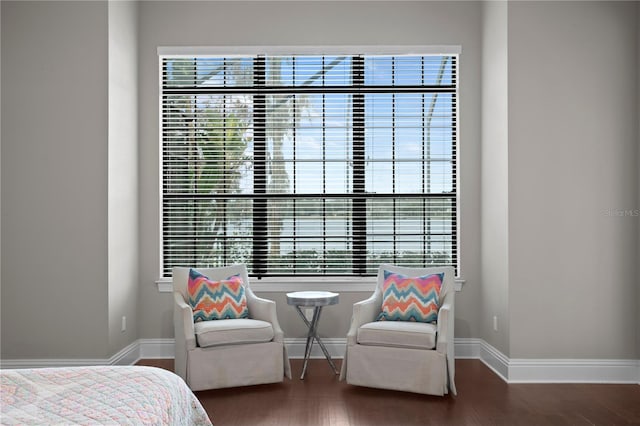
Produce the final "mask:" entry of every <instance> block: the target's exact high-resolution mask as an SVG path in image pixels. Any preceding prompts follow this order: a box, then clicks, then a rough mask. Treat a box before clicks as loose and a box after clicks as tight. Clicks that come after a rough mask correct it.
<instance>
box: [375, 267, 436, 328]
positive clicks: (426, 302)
mask: <svg viewBox="0 0 640 426" xmlns="http://www.w3.org/2000/svg"><path fill="white" fill-rule="evenodd" d="M443 280H444V273H440V274H431V275H425V276H422V277H407V276H404V275H401V274H396V273H393V272H389V271H384V283H383V284H382V312H381V313H380V315H378V318H377V319H376V320H377V321H417V322H436V321H437V319H438V309H440V288H441V287H442V281H443Z"/></svg>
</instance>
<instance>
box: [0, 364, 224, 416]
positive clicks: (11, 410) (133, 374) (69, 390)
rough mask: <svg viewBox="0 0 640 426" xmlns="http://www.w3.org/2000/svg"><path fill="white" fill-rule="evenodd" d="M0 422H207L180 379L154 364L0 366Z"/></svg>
mask: <svg viewBox="0 0 640 426" xmlns="http://www.w3.org/2000/svg"><path fill="white" fill-rule="evenodd" d="M0 382H1V385H2V391H1V396H2V399H1V404H2V405H1V407H0V424H3V425H5V424H6V425H11V424H117V425H122V424H124V425H134V424H135V425H140V424H149V425H211V424H212V423H211V421H210V420H209V417H208V416H207V413H206V412H205V411H204V409H203V408H202V405H201V404H200V402H199V401H198V399H197V398H196V396H195V395H194V394H193V392H191V390H190V389H189V388H188V387H187V385H186V384H185V382H184V381H183V380H182V379H181V378H180V377H179V376H177V375H176V374H174V373H172V372H170V371H167V370H163V369H161V368H156V367H145V366H94V367H61V368H34V369H16V370H0Z"/></svg>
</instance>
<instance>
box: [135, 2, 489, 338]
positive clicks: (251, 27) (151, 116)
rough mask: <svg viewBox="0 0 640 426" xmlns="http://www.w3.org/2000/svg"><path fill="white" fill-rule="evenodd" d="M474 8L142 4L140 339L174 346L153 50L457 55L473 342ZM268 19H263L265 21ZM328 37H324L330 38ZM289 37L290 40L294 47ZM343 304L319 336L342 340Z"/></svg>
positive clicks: (462, 328) (459, 322)
mask: <svg viewBox="0 0 640 426" xmlns="http://www.w3.org/2000/svg"><path fill="white" fill-rule="evenodd" d="M480 7H481V5H480V3H478V2H471V3H465V2H451V3H444V2H442V3H441V2H359V1H356V2H286V1H285V2H262V1H258V2H183V1H180V2H170V1H166V2H165V1H161V2H151V1H145V2H142V3H141V4H140V17H141V19H140V136H141V138H140V144H141V145H140V158H141V159H144V160H143V161H141V163H140V199H141V205H140V215H141V218H144V220H142V221H141V224H140V225H141V228H140V231H141V234H140V242H141V250H140V257H141V259H140V260H141V264H140V274H141V275H140V285H141V299H140V300H141V303H140V312H141V313H142V314H141V316H140V336H141V337H144V338H162V337H173V325H172V314H171V295H170V294H166V293H163V294H160V293H158V291H157V289H156V286H155V284H154V282H155V280H157V279H158V277H159V273H160V272H159V271H160V265H159V255H158V253H159V252H160V247H159V238H158V229H159V219H158V218H159V212H158V205H159V189H158V173H159V171H158V156H159V152H158V147H159V139H158V121H157V116H158V87H159V83H158V80H157V76H158V56H157V53H156V49H157V47H158V46H242V45H248V46H255V45H276V46H277V45H285V46H286V45H311V46H322V45H394V44H397V45H461V46H462V56H461V61H460V62H461V64H460V68H461V70H460V75H461V79H462V83H461V85H460V102H461V106H460V117H461V121H460V122H461V129H460V163H461V175H462V176H461V182H462V188H461V203H462V212H463V214H462V217H461V223H460V227H461V229H462V232H463V238H462V242H461V244H462V251H461V252H462V268H461V269H462V274H463V277H464V278H466V279H467V285H466V287H465V289H464V291H463V292H461V293H459V294H458V298H457V304H458V306H457V308H456V327H457V329H456V334H457V335H458V336H460V337H470V336H477V335H478V331H479V329H478V315H479V306H478V304H477V300H478V295H479V285H480V280H479V279H480V274H479V262H480V259H479V252H480V251H479V249H480V246H479V220H480V218H479V215H478V214H477V212H478V210H479V206H480V204H479V203H480V196H479V192H480V191H479V180H480V179H479V178H480V175H479V173H480V163H479V159H480V151H479V148H480V123H479V120H480V114H479V110H480V81H479V78H480V50H481V49H480V44H479V43H480V24H481V22H480ZM265 16H268V17H269V19H263V18H264V17H265ZM329 28H330V30H328V29H329ZM292 35H295V37H292ZM262 295H263V296H265V297H270V298H273V299H274V300H276V301H277V302H278V315H280V317H281V322H282V326H283V329H284V331H285V333H286V334H287V336H288V337H296V336H298V335H302V332H303V330H302V329H301V322H300V319H299V318H297V317H296V314H295V312H294V311H293V309H292V308H291V307H289V306H287V305H286V303H285V298H284V297H285V296H284V294H283V293H268V294H262ZM368 295H369V293H359V294H358V293H355V294H354V293H350V294H341V302H340V304H339V305H338V306H335V307H331V312H332V313H331V319H329V315H328V312H329V309H327V314H325V315H326V316H325V317H324V319H323V321H322V323H321V329H320V332H321V334H323V335H325V336H328V337H344V336H345V334H346V330H347V328H348V325H349V321H350V318H351V305H352V303H351V302H352V301H357V300H361V299H364V298H366V297H368Z"/></svg>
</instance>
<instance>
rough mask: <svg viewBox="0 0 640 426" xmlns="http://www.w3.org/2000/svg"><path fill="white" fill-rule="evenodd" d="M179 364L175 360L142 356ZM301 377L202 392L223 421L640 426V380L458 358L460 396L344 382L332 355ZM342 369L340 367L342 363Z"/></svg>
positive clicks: (220, 424) (298, 367)
mask: <svg viewBox="0 0 640 426" xmlns="http://www.w3.org/2000/svg"><path fill="white" fill-rule="evenodd" d="M138 364H139V365H151V366H156V367H161V368H166V369H168V370H173V360H171V359H167V360H141V361H140V362H138ZM291 367H292V369H293V379H292V380H287V379H285V381H284V383H278V384H272V385H259V386H248V387H243V388H231V389H217V390H209V391H202V392H196V395H197V396H198V399H199V400H200V401H201V403H202V405H203V406H204V408H205V409H206V410H207V413H209V417H210V418H211V420H212V421H213V422H214V424H215V425H216V426H246V425H274V426H275V425H278V426H285V425H290V426H307V425H308V426H343V425H344V426H347V425H349V426H368V425H376V426H378V425H397V426H405V425H407V426H410V425H505V426H507V425H508V426H511V425H514V426H517V425H523V426H529V425H531V426H538V425H540V426H544V425H629V424H635V425H640V386H638V385H601V384H511V385H509V384H507V383H505V382H504V381H503V380H501V379H500V378H499V377H498V376H496V375H495V374H494V373H493V372H492V371H491V370H489V369H488V368H487V367H486V366H485V365H484V364H483V363H482V362H481V361H479V360H456V385H457V387H458V396H457V397H452V396H445V397H435V396H426V395H417V394H411V393H406V392H394V391H387V390H381V389H369V388H362V387H356V386H350V385H347V384H346V383H344V382H340V381H338V376H336V375H334V374H333V372H332V371H331V370H330V367H329V365H328V364H327V362H326V361H325V360H321V359H317V360H311V361H310V362H309V367H308V371H307V376H306V377H305V380H300V378H299V377H300V372H301V371H302V360H291ZM338 368H339V367H338Z"/></svg>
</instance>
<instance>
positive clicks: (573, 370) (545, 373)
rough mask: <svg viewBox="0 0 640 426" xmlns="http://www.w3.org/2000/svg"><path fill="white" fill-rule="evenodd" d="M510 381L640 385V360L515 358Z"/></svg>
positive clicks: (511, 365)
mask: <svg viewBox="0 0 640 426" xmlns="http://www.w3.org/2000/svg"><path fill="white" fill-rule="evenodd" d="M509 383H634V384H640V362H639V361H637V360H618V359H611V360H610V359H544V360H540V359H535V360H532V359H512V360H510V361H509Z"/></svg>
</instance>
